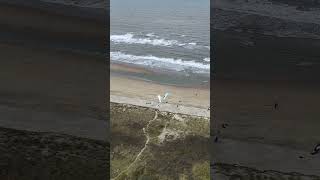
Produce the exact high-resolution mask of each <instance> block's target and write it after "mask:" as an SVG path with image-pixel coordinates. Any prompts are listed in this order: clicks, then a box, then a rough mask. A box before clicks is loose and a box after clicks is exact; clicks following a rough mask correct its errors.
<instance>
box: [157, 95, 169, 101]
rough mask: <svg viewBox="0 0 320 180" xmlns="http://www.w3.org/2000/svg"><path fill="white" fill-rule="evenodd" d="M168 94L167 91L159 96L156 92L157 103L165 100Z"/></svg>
mask: <svg viewBox="0 0 320 180" xmlns="http://www.w3.org/2000/svg"><path fill="white" fill-rule="evenodd" d="M168 96H169V93H165V94H164V96H163V97H161V96H160V94H158V100H159V103H162V101H163V100H165V99H166V98H167V97H168Z"/></svg>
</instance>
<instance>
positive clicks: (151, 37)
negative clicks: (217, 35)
mask: <svg viewBox="0 0 320 180" xmlns="http://www.w3.org/2000/svg"><path fill="white" fill-rule="evenodd" d="M110 40H111V41H112V42H114V43H125V44H148V45H153V46H164V47H172V46H179V47H184V48H187V49H195V48H203V47H202V46H199V45H198V44H197V43H196V42H189V43H185V42H179V41H177V40H168V39H164V38H159V36H158V35H155V34H154V33H147V34H146V35H144V37H136V36H135V35H134V34H132V33H126V34H122V35H111V36H110ZM204 48H206V47H204Z"/></svg>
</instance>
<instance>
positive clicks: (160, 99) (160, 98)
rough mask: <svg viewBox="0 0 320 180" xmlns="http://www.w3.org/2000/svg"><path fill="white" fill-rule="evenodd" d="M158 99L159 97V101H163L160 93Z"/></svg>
mask: <svg viewBox="0 0 320 180" xmlns="http://www.w3.org/2000/svg"><path fill="white" fill-rule="evenodd" d="M158 99H159V103H161V102H162V97H161V96H160V95H158Z"/></svg>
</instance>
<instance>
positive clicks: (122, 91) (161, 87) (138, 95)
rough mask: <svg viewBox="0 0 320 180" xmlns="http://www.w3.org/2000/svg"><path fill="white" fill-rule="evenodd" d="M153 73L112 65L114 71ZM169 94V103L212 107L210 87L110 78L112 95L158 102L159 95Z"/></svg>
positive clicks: (128, 78) (120, 76)
mask: <svg viewBox="0 0 320 180" xmlns="http://www.w3.org/2000/svg"><path fill="white" fill-rule="evenodd" d="M114 69H116V70H118V71H126V72H137V73H151V72H149V71H148V70H145V69H142V68H135V67H129V66H122V65H114V64H112V65H111V71H112V70H114ZM166 92H168V93H170V95H169V96H168V99H167V101H168V103H169V104H174V105H183V106H191V107H197V108H201V109H206V110H207V109H208V108H209V106H210V90H209V88H208V87H181V86H173V85H165V84H159V83H156V82H151V81H146V80H142V79H134V78H130V77H128V76H122V75H114V74H111V76H110V94H111V95H116V96H124V97H128V98H135V99H142V100H149V101H153V102H158V97H157V95H161V96H164V94H165V93H166Z"/></svg>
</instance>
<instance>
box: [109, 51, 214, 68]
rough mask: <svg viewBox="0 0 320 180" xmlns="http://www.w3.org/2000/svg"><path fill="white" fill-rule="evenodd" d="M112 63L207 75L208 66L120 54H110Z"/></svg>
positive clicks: (172, 59)
mask: <svg viewBox="0 0 320 180" xmlns="http://www.w3.org/2000/svg"><path fill="white" fill-rule="evenodd" d="M110 56H111V60H112V61H119V62H124V63H130V64H136V65H143V66H149V67H155V68H164V69H169V70H175V71H185V70H191V71H192V72H195V73H209V72H210V64H202V63H199V62H195V61H184V60H182V59H174V58H162V57H156V56H152V55H147V56H136V55H131V54H125V53H122V52H119V51H118V52H111V53H110Z"/></svg>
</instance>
